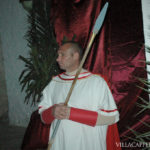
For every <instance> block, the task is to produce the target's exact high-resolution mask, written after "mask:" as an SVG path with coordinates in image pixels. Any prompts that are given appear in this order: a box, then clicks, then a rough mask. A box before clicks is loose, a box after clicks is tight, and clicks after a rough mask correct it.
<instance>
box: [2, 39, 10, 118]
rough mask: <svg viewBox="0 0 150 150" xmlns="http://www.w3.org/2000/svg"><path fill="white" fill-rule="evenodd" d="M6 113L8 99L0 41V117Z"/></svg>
mask: <svg viewBox="0 0 150 150" xmlns="http://www.w3.org/2000/svg"><path fill="white" fill-rule="evenodd" d="M7 112H8V98H7V90H6V81H5V69H4V59H3V54H2V48H1V39H0V117H2V116H3V115H4V114H5V113H7Z"/></svg>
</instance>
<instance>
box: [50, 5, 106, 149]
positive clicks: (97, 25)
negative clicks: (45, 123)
mask: <svg viewBox="0 0 150 150" xmlns="http://www.w3.org/2000/svg"><path fill="white" fill-rule="evenodd" d="M107 8H108V2H106V4H105V5H104V7H103V9H102V10H101V12H100V14H99V16H98V18H97V20H96V23H95V25H94V28H93V31H92V36H91V38H90V41H89V43H88V46H87V48H86V50H85V53H84V55H83V58H82V60H81V62H80V65H79V68H78V70H77V72H76V75H75V78H74V80H73V82H72V85H71V88H70V90H69V92H68V95H67V97H66V100H65V103H64V105H66V106H67V104H68V102H69V99H70V96H71V94H72V91H73V89H74V86H75V84H76V81H77V79H78V76H79V74H80V72H81V69H82V67H83V64H84V62H85V60H86V57H87V55H88V53H89V50H90V48H91V46H92V43H93V41H94V38H95V36H96V35H97V33H98V31H99V30H100V28H101V27H102V24H103V21H104V18H105V15H106V12H107ZM60 122H61V120H57V122H56V126H55V128H54V131H53V133H52V136H51V140H50V142H49V144H48V149H47V150H50V148H51V146H52V144H53V142H54V138H55V136H56V133H57V131H58V127H59V125H60Z"/></svg>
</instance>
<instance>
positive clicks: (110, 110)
mask: <svg viewBox="0 0 150 150" xmlns="http://www.w3.org/2000/svg"><path fill="white" fill-rule="evenodd" d="M100 110H101V111H104V112H108V113H110V112H115V111H117V109H114V110H105V109H100Z"/></svg>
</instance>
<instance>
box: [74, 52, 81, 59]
mask: <svg viewBox="0 0 150 150" xmlns="http://www.w3.org/2000/svg"><path fill="white" fill-rule="evenodd" d="M79 57H80V56H79V53H77V52H75V53H74V58H75V60H79Z"/></svg>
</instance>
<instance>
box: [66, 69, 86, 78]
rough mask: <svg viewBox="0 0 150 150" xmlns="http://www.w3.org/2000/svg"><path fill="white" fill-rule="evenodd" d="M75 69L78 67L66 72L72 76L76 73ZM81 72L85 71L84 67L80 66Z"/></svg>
mask: <svg viewBox="0 0 150 150" xmlns="http://www.w3.org/2000/svg"><path fill="white" fill-rule="evenodd" d="M77 71H78V69H76V70H74V71H70V72H69V71H66V74H67V75H69V76H73V75H76V72H77ZM82 72H85V69H83V68H82V69H81V73H82Z"/></svg>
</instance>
